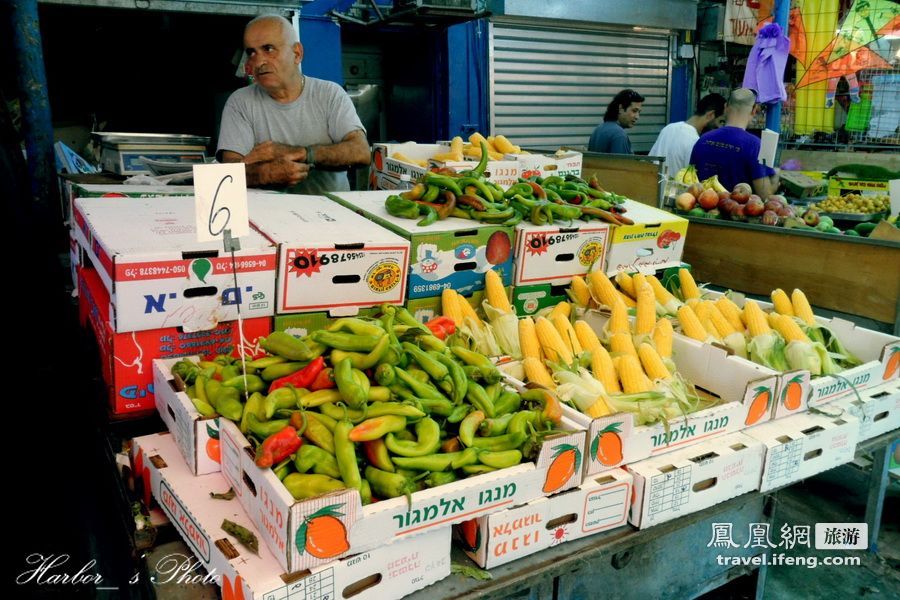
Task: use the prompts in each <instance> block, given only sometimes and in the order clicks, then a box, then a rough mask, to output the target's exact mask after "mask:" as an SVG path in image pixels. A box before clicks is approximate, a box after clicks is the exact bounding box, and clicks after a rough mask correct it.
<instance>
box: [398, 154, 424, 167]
mask: <svg viewBox="0 0 900 600" xmlns="http://www.w3.org/2000/svg"><path fill="white" fill-rule="evenodd" d="M391 158H393V159H396V160H399V161H400V162H405V163H409V164H412V165H417V166H419V167H427V166H428V161H427V160H421V159H418V158H410V157H409V156H406V155H405V154H403V153H402V152H394V153H393V154H391Z"/></svg>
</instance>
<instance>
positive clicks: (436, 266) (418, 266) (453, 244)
mask: <svg viewBox="0 0 900 600" xmlns="http://www.w3.org/2000/svg"><path fill="white" fill-rule="evenodd" d="M389 195H390V192H386V191H376V192H337V193H334V194H329V196H330V197H331V198H333V199H334V200H335V201H336V202H339V203H340V204H343V205H344V206H346V207H347V208H349V209H351V210H354V211H356V212H358V213H360V214H362V215H363V216H365V217H367V218H369V219H371V220H372V221H375V222H376V223H378V224H379V225H381V226H383V227H387V228H388V229H390V230H391V231H393V232H394V233H397V234H398V235H400V236H401V237H404V238H406V239H407V240H409V241H410V243H411V248H410V259H409V283H408V292H407V298H409V299H410V300H412V299H413V298H428V297H432V296H440V295H441V292H442V291H443V290H444V289H445V288H453V289H454V290H456V291H457V292H459V293H460V294H463V295H464V296H468V295H470V294H472V292H476V291H478V290H482V289H484V273H485V272H486V271H487V270H488V269H493V270H495V271H497V273H498V274H499V275H500V279H501V280H502V281H503V285H504V286H506V285H511V284H512V270H513V244H512V242H513V229H512V227H503V226H500V225H486V224H482V223H478V222H476V221H470V220H468V219H457V218H454V217H450V218H448V219H444V220H442V221H437V222H435V223H433V224H432V225H429V226H427V227H419V226H418V225H416V221H414V220H412V219H401V218H399V217H393V216H391V215H389V214H388V213H387V211H386V210H385V208H384V201H385V199H386V198H387V197H388V196H389Z"/></svg>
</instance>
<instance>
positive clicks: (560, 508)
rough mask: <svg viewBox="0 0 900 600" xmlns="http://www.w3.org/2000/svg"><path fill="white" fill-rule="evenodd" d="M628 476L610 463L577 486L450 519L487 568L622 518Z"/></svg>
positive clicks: (598, 529) (591, 532)
mask: <svg viewBox="0 0 900 600" xmlns="http://www.w3.org/2000/svg"><path fill="white" fill-rule="evenodd" d="M631 496H632V477H631V474H630V473H628V471H625V470H624V469H615V470H613V471H609V472H607V473H604V474H603V475H600V476H598V477H595V478H591V479H589V480H587V481H585V482H584V483H583V484H581V485H580V486H578V487H577V488H574V489H571V490H568V491H566V492H562V493H560V494H556V495H554V496H549V497H547V498H538V499H537V500H532V501H531V502H528V503H526V504H523V505H521V506H515V507H513V508H510V509H507V510H503V511H500V512H496V513H494V514H491V515H487V516H485V517H479V518H477V519H472V520H471V521H466V522H465V523H460V524H459V525H456V526H455V528H456V531H457V534H459V537H460V538H461V540H462V546H463V549H464V550H465V552H466V554H468V555H469V558H471V559H472V560H474V561H475V562H476V563H477V564H478V566H480V567H481V568H483V569H493V568H494V567H498V566H500V565H505V564H506V563H508V562H512V561H514V560H517V559H519V558H522V557H525V556H529V555H531V554H534V553H535V552H540V551H541V550H544V549H546V548H552V547H554V546H558V545H559V544H564V543H566V542H571V541H574V540H578V539H581V538H583V537H587V536H589V535H594V534H597V533H600V532H601V531H609V530H610V529H615V528H616V527H622V526H624V525H625V524H626V521H627V518H628V509H629V506H630V504H631Z"/></svg>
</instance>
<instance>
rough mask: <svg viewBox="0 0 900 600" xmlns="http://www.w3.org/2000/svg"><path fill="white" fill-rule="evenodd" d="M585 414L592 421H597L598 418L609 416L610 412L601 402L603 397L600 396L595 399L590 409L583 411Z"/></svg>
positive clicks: (604, 403) (603, 402)
mask: <svg viewBox="0 0 900 600" xmlns="http://www.w3.org/2000/svg"><path fill="white" fill-rule="evenodd" d="M585 414H586V415H587V416H589V417H590V418H592V419H599V418H600V417H605V416H606V415H611V414H612V411H611V410H610V409H609V406H608V405H607V404H606V402H605V401H604V400H603V396H600V397H598V398H597V400H596V402H594V403H593V404H592V405H591V407H590V408H588V409H587V410H586V411H585Z"/></svg>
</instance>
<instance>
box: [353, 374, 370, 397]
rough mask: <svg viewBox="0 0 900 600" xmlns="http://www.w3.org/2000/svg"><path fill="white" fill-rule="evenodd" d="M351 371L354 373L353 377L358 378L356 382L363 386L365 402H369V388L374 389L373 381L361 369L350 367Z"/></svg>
mask: <svg viewBox="0 0 900 600" xmlns="http://www.w3.org/2000/svg"><path fill="white" fill-rule="evenodd" d="M350 372H351V373H353V377H354V378H356V383H357V384H358V385H359V387H360V388H362V391H363V393H364V395H365V398H364V400H363V402H367V401H368V399H369V390H371V389H372V383H371V382H370V381H369V377H368V376H367V375H366V374H365V373H363V372H362V371H360V370H359V369H350Z"/></svg>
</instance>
